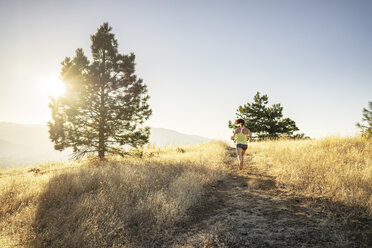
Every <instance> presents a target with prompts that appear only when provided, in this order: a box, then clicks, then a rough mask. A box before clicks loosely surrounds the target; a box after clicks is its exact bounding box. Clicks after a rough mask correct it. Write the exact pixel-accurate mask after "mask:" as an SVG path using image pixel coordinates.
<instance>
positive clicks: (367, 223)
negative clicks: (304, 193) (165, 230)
mask: <svg viewBox="0 0 372 248" xmlns="http://www.w3.org/2000/svg"><path fill="white" fill-rule="evenodd" d="M230 157H231V158H230V161H229V163H231V164H230V166H229V174H228V176H227V177H226V178H225V179H224V180H221V181H219V182H218V184H216V185H214V186H213V187H212V188H211V189H210V190H208V192H207V193H206V195H205V202H203V203H202V204H201V207H199V208H198V209H194V210H192V218H191V220H190V222H189V223H188V224H187V225H186V226H185V225H184V226H183V227H182V228H180V229H181V230H183V231H181V232H179V235H178V237H176V239H174V240H173V242H172V246H173V247H372V229H371V226H372V221H371V220H366V219H355V218H354V219H353V218H348V219H344V218H343V217H342V216H340V215H337V214H336V213H335V212H334V208H332V207H326V206H328V205H329V204H328V203H326V202H324V201H323V200H319V199H318V200H316V199H310V198H305V197H300V196H296V195H295V194H293V193H291V192H290V191H286V190H285V189H280V188H278V187H277V185H276V183H275V179H274V178H273V177H270V176H268V175H267V173H266V172H265V171H262V170H259V169H257V168H255V167H254V165H252V164H251V165H250V166H246V167H245V168H244V169H243V170H242V171H238V170H237V168H236V167H235V166H236V163H237V162H236V161H235V154H234V152H233V151H231V154H230ZM247 160H248V161H246V162H247V163H248V164H249V163H250V162H251V161H249V156H248V159H247ZM338 209H339V206H338ZM345 211H347V209H345Z"/></svg>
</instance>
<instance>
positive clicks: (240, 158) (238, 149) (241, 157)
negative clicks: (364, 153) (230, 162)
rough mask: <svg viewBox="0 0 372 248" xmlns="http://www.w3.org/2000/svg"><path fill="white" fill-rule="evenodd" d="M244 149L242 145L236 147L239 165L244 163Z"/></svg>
mask: <svg viewBox="0 0 372 248" xmlns="http://www.w3.org/2000/svg"><path fill="white" fill-rule="evenodd" d="M242 150H243V149H242V148H240V147H237V148H236V154H237V155H238V160H239V165H240V164H241V163H242V159H243V156H242Z"/></svg>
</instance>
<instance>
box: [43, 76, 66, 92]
mask: <svg viewBox="0 0 372 248" xmlns="http://www.w3.org/2000/svg"><path fill="white" fill-rule="evenodd" d="M40 91H41V92H42V94H43V95H44V96H48V97H49V96H52V97H59V96H62V95H63V94H64V93H65V85H64V84H63V83H62V81H61V80H59V79H58V77H45V78H42V79H41V80H40Z"/></svg>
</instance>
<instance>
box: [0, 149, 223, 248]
mask: <svg viewBox="0 0 372 248" xmlns="http://www.w3.org/2000/svg"><path fill="white" fill-rule="evenodd" d="M225 152H226V145H225V144H224V143H218V142H216V143H208V144H207V145H195V146H189V147H183V148H177V147H174V148H164V149H157V148H153V149H149V150H146V151H145V152H144V153H133V156H131V157H127V158H125V159H122V158H110V160H109V161H108V162H106V163H98V162H95V161H94V160H91V161H82V162H75V163H70V164H68V163H65V164H62V163H61V164H44V165H40V166H37V167H34V168H27V169H13V170H1V171H0V190H1V192H0V202H1V205H0V220H1V221H0V230H1V236H0V243H1V244H5V246H9V247H13V246H15V245H21V246H36V247H45V246H47V247H97V246H98V247H112V246H120V245H123V244H125V245H127V246H137V245H138V246H142V245H145V244H147V245H156V244H157V242H160V241H159V240H161V239H166V237H168V236H170V235H172V231H173V227H174V226H175V225H176V224H177V223H179V222H182V221H186V220H187V217H188V216H187V211H188V209H191V208H193V207H197V206H198V204H200V202H202V201H201V197H202V194H203V192H204V189H203V187H204V186H205V185H208V184H213V183H214V182H215V181H216V180H218V179H220V178H221V177H222V176H223V173H222V168H223V166H224V163H223V160H224V159H225V157H226V155H225ZM140 156H142V158H140ZM159 233H161V235H160V236H159Z"/></svg>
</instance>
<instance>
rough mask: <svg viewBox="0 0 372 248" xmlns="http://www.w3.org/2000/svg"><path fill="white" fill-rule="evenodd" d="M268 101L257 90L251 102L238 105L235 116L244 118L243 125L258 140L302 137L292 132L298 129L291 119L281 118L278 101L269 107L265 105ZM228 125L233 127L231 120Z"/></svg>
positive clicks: (265, 96)
mask: <svg viewBox="0 0 372 248" xmlns="http://www.w3.org/2000/svg"><path fill="white" fill-rule="evenodd" d="M268 103H269V98H268V97H267V95H263V96H261V95H260V93H259V92H257V93H256V95H255V96H254V101H253V102H252V103H247V104H244V105H243V106H239V107H238V109H237V111H236V116H237V118H242V119H244V120H245V126H246V127H248V128H249V129H250V131H251V132H252V134H253V136H254V137H255V138H257V139H259V140H262V139H275V138H278V137H280V136H282V135H285V136H288V137H293V138H302V137H304V135H303V134H297V135H294V134H293V133H294V132H295V131H297V130H299V129H298V128H297V126H296V123H295V122H294V121H293V120H291V119H289V118H282V117H283V113H282V112H283V107H282V106H281V105H280V104H279V103H277V104H273V105H272V106H271V107H269V106H267V105H268ZM228 126H229V128H233V129H234V128H235V127H234V124H233V122H232V121H229V123H228Z"/></svg>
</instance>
